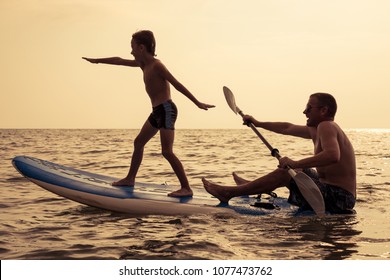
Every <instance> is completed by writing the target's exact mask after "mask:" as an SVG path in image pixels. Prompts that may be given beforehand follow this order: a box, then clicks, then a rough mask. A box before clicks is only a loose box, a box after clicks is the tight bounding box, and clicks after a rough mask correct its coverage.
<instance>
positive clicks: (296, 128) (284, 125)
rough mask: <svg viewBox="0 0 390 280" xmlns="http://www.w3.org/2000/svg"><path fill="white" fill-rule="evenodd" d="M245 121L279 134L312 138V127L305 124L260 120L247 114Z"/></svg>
mask: <svg viewBox="0 0 390 280" xmlns="http://www.w3.org/2000/svg"><path fill="white" fill-rule="evenodd" d="M243 120H244V122H245V123H246V122H251V123H253V124H254V125H255V126H256V127H260V128H263V129H266V130H269V131H272V132H275V133H278V134H284V135H291V136H296V137H301V138H305V139H312V136H311V133H310V128H309V127H307V126H304V125H295V124H292V123H288V122H260V121H258V120H256V119H255V118H254V117H252V116H249V115H245V116H244V117H243Z"/></svg>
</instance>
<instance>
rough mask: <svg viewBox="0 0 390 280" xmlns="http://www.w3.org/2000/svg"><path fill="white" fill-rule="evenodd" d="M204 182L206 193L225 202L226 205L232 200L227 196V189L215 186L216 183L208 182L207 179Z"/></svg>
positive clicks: (203, 179)
mask: <svg viewBox="0 0 390 280" xmlns="http://www.w3.org/2000/svg"><path fill="white" fill-rule="evenodd" d="M202 182H203V186H204V188H205V189H206V191H207V192H208V193H209V194H211V195H213V196H215V197H216V198H218V199H219V201H221V202H224V203H228V202H229V200H230V199H231V198H232V197H231V196H229V195H228V194H227V192H226V189H225V187H222V186H219V185H217V184H214V183H212V182H210V181H208V180H206V178H202Z"/></svg>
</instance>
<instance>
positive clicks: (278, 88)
mask: <svg viewBox="0 0 390 280" xmlns="http://www.w3.org/2000/svg"><path fill="white" fill-rule="evenodd" d="M389 15H390V1H388V0H326V1H324V0H272V1H270V0H240V1H235V0H207V1H206V0H196V1H183V0H164V1H161V0H0V35H1V44H0V65H1V68H0V94H1V102H0V128H140V127H141V126H142V125H143V123H144V121H145V120H146V118H147V117H148V115H149V114H150V111H151V105H150V101H149V98H148V96H147V95H146V93H145V90H144V85H143V82H142V72H141V70H140V69H138V68H126V67H120V66H111V65H102V64H90V63H88V62H86V61H84V60H82V59H81V57H82V56H89V57H108V56H121V57H123V58H132V56H131V55H130V40H131V35H132V34H133V33H134V32H136V31H138V30H141V29H150V30H152V31H153V32H154V34H155V37H156V40H157V51H156V52H157V55H158V56H157V58H159V59H161V60H162V62H163V63H164V64H165V65H166V66H167V68H168V69H169V70H170V71H171V72H172V74H173V75H174V76H175V77H176V78H177V79H178V80H179V81H181V82H182V83H183V84H184V85H185V86H186V87H187V88H188V89H189V90H190V91H191V92H192V93H193V94H194V95H195V96H196V97H197V98H198V99H199V100H200V101H203V102H206V103H211V104H215V105H216V106H217V107H216V108H214V109H212V110H209V111H207V112H206V111H203V110H200V109H198V108H197V107H196V106H195V105H194V104H193V103H192V102H191V101H190V100H188V99H187V98H185V97H184V96H183V95H182V94H181V93H179V92H177V91H176V90H174V89H173V88H172V96H173V100H174V101H175V103H176V104H177V106H178V108H179V119H178V122H177V128H239V127H241V121H240V118H239V117H238V116H235V115H234V114H233V113H232V112H231V110H230V109H229V107H228V106H227V104H226V102H225V100H224V96H223V92H222V87H223V86H224V85H226V86H228V87H230V88H231V90H232V91H233V93H234V94H235V97H236V101H237V105H238V106H239V107H240V108H241V109H242V110H243V111H244V112H245V113H248V114H252V115H254V116H255V117H256V118H258V119H259V120H269V121H274V120H275V121H290V122H294V123H302V124H304V123H305V121H306V120H305V117H304V115H303V114H302V111H303V109H304V107H305V105H306V103H307V100H308V96H309V94H311V93H313V92H318V91H321V92H330V93H332V94H333V95H334V96H335V97H336V99H337V101H338V105H339V111H338V114H337V116H336V121H337V122H338V123H339V124H341V125H342V126H343V127H345V128H390V120H389V116H390V113H389V104H390V102H389V101H390V97H389V96H390V94H389V93H390V16H389Z"/></svg>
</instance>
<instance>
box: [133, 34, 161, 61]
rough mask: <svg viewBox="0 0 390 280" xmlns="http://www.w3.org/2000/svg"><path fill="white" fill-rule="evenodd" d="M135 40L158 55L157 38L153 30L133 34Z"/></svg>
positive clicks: (151, 52)
mask: <svg viewBox="0 0 390 280" xmlns="http://www.w3.org/2000/svg"><path fill="white" fill-rule="evenodd" d="M132 38H133V40H134V41H135V42H136V43H137V44H140V45H144V46H145V48H146V50H147V51H148V52H149V53H150V54H151V55H153V56H156V54H155V51H156V40H155V39H154V35H153V32H152V31H149V30H141V31H138V32H136V33H134V34H133V36H132Z"/></svg>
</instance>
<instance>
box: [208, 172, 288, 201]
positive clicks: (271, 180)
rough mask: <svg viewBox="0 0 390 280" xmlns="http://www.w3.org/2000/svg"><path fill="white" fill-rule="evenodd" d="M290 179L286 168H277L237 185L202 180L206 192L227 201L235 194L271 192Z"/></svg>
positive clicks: (284, 184) (286, 183) (285, 184)
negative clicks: (221, 184)
mask: <svg viewBox="0 0 390 280" xmlns="http://www.w3.org/2000/svg"><path fill="white" fill-rule="evenodd" d="M290 179H291V177H290V175H289V174H288V172H287V170H285V169H280V168H278V169H276V170H275V171H273V172H271V173H269V174H267V175H265V176H263V177H260V178H258V179H256V180H254V181H251V182H247V183H244V184H242V185H239V186H237V187H233V186H220V185H217V184H214V183H212V182H210V181H208V180H206V179H205V178H203V179H202V181H203V184H204V187H205V189H206V191H207V192H209V193H210V194H211V195H213V196H215V197H216V198H218V199H219V200H220V201H221V202H228V201H229V200H230V199H231V198H233V197H236V196H242V195H254V194H260V193H269V192H272V191H274V190H275V189H277V188H279V187H283V186H287V185H288V184H289V182H290Z"/></svg>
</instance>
